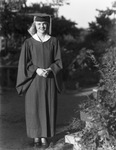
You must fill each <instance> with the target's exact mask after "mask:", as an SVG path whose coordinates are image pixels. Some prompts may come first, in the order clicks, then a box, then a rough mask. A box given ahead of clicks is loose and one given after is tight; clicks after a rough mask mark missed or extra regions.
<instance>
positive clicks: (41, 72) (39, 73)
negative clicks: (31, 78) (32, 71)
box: [36, 68, 46, 76]
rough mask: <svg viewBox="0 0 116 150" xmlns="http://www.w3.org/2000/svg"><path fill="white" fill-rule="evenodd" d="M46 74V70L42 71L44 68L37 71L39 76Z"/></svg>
mask: <svg viewBox="0 0 116 150" xmlns="http://www.w3.org/2000/svg"><path fill="white" fill-rule="evenodd" d="M45 72H46V70H45V69H42V68H38V69H37V70H36V73H37V74H38V75H39V76H43V74H44V73H45Z"/></svg>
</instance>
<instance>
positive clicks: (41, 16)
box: [28, 13, 52, 35]
mask: <svg viewBox="0 0 116 150" xmlns="http://www.w3.org/2000/svg"><path fill="white" fill-rule="evenodd" d="M29 15H30V16H34V18H33V23H32V25H31V27H30V28H29V30H28V32H29V33H30V34H31V35H33V34H35V32H36V29H35V23H34V22H35V21H45V22H48V23H49V34H50V35H51V32H52V16H51V15H49V14H46V13H31V14H29Z"/></svg>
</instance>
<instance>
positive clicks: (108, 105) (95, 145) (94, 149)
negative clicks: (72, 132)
mask: <svg viewBox="0 0 116 150" xmlns="http://www.w3.org/2000/svg"><path fill="white" fill-rule="evenodd" d="M94 62H95V65H96V66H97V67H98V69H99V72H100V74H101V77H100V81H99V84H98V90H97V97H95V96H93V94H92V95H90V96H89V98H88V100H85V101H84V103H82V104H81V105H80V109H81V110H82V111H83V112H85V113H86V114H87V115H88V116H90V117H91V119H90V121H87V122H86V126H85V127H84V128H83V130H82V138H81V141H80V142H81V145H82V147H83V149H84V150H115V149H116V47H111V48H109V49H107V50H106V53H105V54H104V56H103V58H102V63H101V65H98V64H97V63H96V61H94Z"/></svg>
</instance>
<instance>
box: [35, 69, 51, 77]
mask: <svg viewBox="0 0 116 150" xmlns="http://www.w3.org/2000/svg"><path fill="white" fill-rule="evenodd" d="M51 71H52V69H51V68H47V69H41V68H38V69H37V70H36V73H37V74H38V75H39V76H43V77H45V78H46V77H47V76H48V75H49V73H50V72H51Z"/></svg>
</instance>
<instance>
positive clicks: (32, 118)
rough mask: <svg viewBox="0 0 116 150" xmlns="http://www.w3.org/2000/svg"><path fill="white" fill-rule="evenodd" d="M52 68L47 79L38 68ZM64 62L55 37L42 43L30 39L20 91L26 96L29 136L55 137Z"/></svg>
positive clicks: (22, 61) (22, 58)
mask: <svg viewBox="0 0 116 150" xmlns="http://www.w3.org/2000/svg"><path fill="white" fill-rule="evenodd" d="M49 67H50V68H51V69H52V72H51V73H50V74H49V76H48V77H47V78H44V77H42V76H39V75H37V73H36V69H37V68H44V69H46V68H49ZM61 72H62V61H61V52H60V46H59V42H58V40H57V39H56V38H55V37H51V38H50V39H49V40H47V41H46V42H40V41H37V40H35V39H34V38H33V37H31V38H29V39H26V40H25V42H24V44H23V46H22V50H21V54H20V59H19V65H18V74H17V84H16V89H17V91H18V94H19V95H23V94H24V93H25V116H26V129H27V135H28V136H29V137H31V138H35V137H51V136H54V133H55V120H56V108H57V92H61V89H62V74H61Z"/></svg>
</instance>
